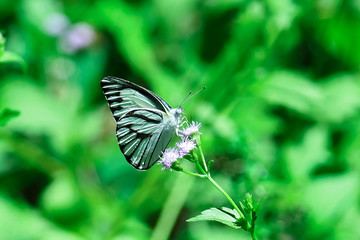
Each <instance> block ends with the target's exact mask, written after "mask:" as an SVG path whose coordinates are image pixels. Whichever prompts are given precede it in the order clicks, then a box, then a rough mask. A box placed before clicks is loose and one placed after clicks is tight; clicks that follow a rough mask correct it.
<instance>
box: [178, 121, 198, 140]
mask: <svg viewBox="0 0 360 240" xmlns="http://www.w3.org/2000/svg"><path fill="white" fill-rule="evenodd" d="M200 127H201V123H198V122H194V121H192V122H191V124H190V125H189V127H187V128H185V129H184V130H180V133H181V134H182V135H183V137H184V138H186V137H188V136H191V135H192V134H194V133H199V134H201V133H200V132H199V129H200Z"/></svg>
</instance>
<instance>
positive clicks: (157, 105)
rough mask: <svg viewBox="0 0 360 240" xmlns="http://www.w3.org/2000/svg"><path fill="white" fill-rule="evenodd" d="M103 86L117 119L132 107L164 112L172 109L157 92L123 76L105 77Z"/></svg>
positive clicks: (102, 82) (102, 81)
mask: <svg viewBox="0 0 360 240" xmlns="http://www.w3.org/2000/svg"><path fill="white" fill-rule="evenodd" d="M101 88H102V90H103V92H104V95H105V98H106V100H107V101H108V104H109V106H110V109H111V111H112V113H113V116H114V118H115V121H118V120H119V118H121V117H122V116H123V115H124V114H125V113H126V112H128V111H129V110H132V109H137V108H146V109H158V110H160V111H163V112H168V111H169V110H170V109H171V107H170V106H169V104H168V103H166V102H165V101H164V100H163V99H162V98H160V97H159V96H157V95H156V94H154V93H152V92H151V91H149V90H147V89H146V88H143V87H141V86H139V85H136V84H134V83H132V82H129V81H127V80H124V79H121V78H116V77H105V78H104V79H102V80H101Z"/></svg>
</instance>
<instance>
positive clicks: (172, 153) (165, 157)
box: [158, 148, 179, 170]
mask: <svg viewBox="0 0 360 240" xmlns="http://www.w3.org/2000/svg"><path fill="white" fill-rule="evenodd" d="M178 158H179V153H178V151H176V149H175V148H168V149H166V150H165V152H162V157H160V159H161V161H160V162H159V163H158V164H162V165H163V167H162V169H161V170H164V169H166V168H171V165H172V163H173V162H176V161H177V159H178Z"/></svg>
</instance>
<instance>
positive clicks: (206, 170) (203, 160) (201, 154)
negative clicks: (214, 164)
mask: <svg viewBox="0 0 360 240" xmlns="http://www.w3.org/2000/svg"><path fill="white" fill-rule="evenodd" d="M199 139H200V137H199ZM199 152H200V156H201V161H202V164H203V165H204V168H205V172H206V173H208V174H209V175H210V173H209V170H208V167H207V164H206V161H205V157H204V153H203V151H202V148H201V143H200V140H199Z"/></svg>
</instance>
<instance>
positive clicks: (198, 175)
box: [182, 169, 206, 178]
mask: <svg viewBox="0 0 360 240" xmlns="http://www.w3.org/2000/svg"><path fill="white" fill-rule="evenodd" d="M182 172H183V173H186V174H188V175H191V176H195V177H200V178H206V175H205V174H198V173H193V172H189V171H186V170H184V169H183V170H182Z"/></svg>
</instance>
